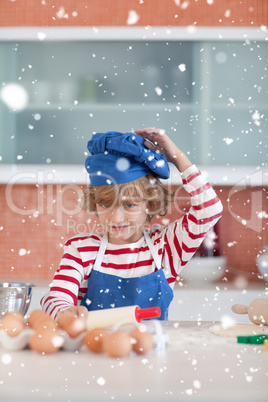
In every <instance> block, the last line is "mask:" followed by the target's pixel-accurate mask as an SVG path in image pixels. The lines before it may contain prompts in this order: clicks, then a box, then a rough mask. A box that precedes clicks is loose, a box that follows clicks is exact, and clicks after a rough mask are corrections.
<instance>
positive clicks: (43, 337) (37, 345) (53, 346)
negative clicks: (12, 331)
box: [29, 328, 64, 354]
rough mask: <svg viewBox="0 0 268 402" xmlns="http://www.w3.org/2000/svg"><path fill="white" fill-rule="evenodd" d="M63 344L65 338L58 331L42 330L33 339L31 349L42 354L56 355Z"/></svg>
mask: <svg viewBox="0 0 268 402" xmlns="http://www.w3.org/2000/svg"><path fill="white" fill-rule="evenodd" d="M63 342H64V338H63V337H62V336H61V335H60V333H59V332H58V331H57V330H56V331H55V330H53V329H45V328H41V329H39V330H37V331H36V332H35V333H34V335H33V336H32V337H31V339H30V342H29V347H30V349H32V350H35V351H36V352H39V353H42V354H48V353H55V352H57V351H58V350H59V349H60V348H61V347H62V345H63Z"/></svg>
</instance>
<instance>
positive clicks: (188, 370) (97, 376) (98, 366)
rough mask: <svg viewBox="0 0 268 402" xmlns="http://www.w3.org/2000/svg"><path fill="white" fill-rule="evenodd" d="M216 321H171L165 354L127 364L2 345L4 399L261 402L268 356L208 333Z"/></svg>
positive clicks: (266, 391)
mask: <svg viewBox="0 0 268 402" xmlns="http://www.w3.org/2000/svg"><path fill="white" fill-rule="evenodd" d="M212 324H213V323H212V322H202V323H199V325H198V324H197V323H196V322H179V323H178V322H166V323H163V326H164V329H165V331H166V332H167V333H168V334H169V337H170V343H169V344H168V346H167V348H166V349H165V350H162V351H157V350H151V351H150V352H149V353H148V354H147V355H144V356H139V355H134V354H133V355H130V356H128V357H126V358H123V359H114V358H110V357H108V356H106V355H104V354H102V355H95V354H93V353H91V352H89V351H87V350H86V349H84V348H83V347H82V348H81V349H80V350H79V351H78V352H67V351H63V350H61V351H59V352H57V353H55V354H52V355H45V356H42V355H39V354H38V353H36V352H33V351H30V350H27V349H25V350H22V351H17V352H8V351H7V350H4V349H3V348H2V347H1V348H0V359H1V370H0V395H1V400H3V401H5V402H10V401H20V402H24V401H27V402H29V401H38V402H42V401H49V400H51V401H57V402H63V401H66V402H67V401H69V402H74V401H75V402H80V401H89V400H92V401H94V402H99V401H113V400H114V401H120V402H123V401H124V402H125V401H134V402H136V401H137V402H143V401H154V402H157V401H164V400H165V401H166V400H167V401H170V400H176V401H180V402H184V401H190V400H191V401H197V400H198V401H199V402H200V401H201V402H210V401H211V402H215V401H217V402H219V401H222V402H227V401H228V402H232V401H241V402H242V401H243V402H247V401H248V402H249V401H254V402H264V401H267V395H268V351H266V350H265V347H264V345H246V344H238V343H237V341H236V338H233V337H219V336H217V335H214V334H212V333H210V332H209V330H208V328H209V327H210V326H211V325H212Z"/></svg>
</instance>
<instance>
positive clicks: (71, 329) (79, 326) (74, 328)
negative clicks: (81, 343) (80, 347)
mask: <svg viewBox="0 0 268 402" xmlns="http://www.w3.org/2000/svg"><path fill="white" fill-rule="evenodd" d="M57 324H58V326H59V327H60V328H61V329H63V330H64V331H66V332H67V334H68V335H69V336H70V337H71V338H76V337H77V336H79V335H80V334H81V333H82V332H84V331H85V330H86V322H85V320H84V319H83V318H80V317H76V316H74V315H73V314H72V313H69V312H64V313H63V314H60V315H59V317H58V319H57Z"/></svg>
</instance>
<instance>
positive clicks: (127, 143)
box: [85, 131, 169, 186]
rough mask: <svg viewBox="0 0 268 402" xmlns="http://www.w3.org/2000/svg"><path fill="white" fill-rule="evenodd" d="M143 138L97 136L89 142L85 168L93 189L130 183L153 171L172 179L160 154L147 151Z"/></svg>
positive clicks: (111, 134) (114, 132)
mask: <svg viewBox="0 0 268 402" xmlns="http://www.w3.org/2000/svg"><path fill="white" fill-rule="evenodd" d="M143 143H144V138H142V137H140V136H139V135H137V134H132V133H126V134H122V133H118V132H116V131H108V132H107V133H97V134H94V135H93V136H92V138H91V140H89V141H88V144H87V148H88V150H89V152H90V154H91V155H90V156H88V157H87V158H86V161H85V167H86V170H87V172H88V173H89V178H90V183H91V184H92V185H94V186H102V185H107V184H120V183H127V182H130V181H133V180H136V179H139V178H140V177H142V176H145V175H147V174H148V173H150V172H154V173H155V174H156V175H157V176H158V177H159V178H161V179H168V178H169V166H168V162H167V160H166V158H165V157H164V155H162V154H161V153H160V152H157V151H154V150H150V149H147V148H146V147H145V146H144V145H143Z"/></svg>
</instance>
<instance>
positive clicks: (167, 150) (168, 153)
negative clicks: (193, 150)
mask: <svg viewBox="0 0 268 402" xmlns="http://www.w3.org/2000/svg"><path fill="white" fill-rule="evenodd" d="M135 133H136V134H137V135H139V136H140V137H143V138H144V139H145V140H148V141H145V142H144V145H145V146H146V148H148V149H153V150H155V151H156V150H157V151H159V152H161V154H163V155H164V156H165V157H166V159H167V161H168V162H172V163H173V164H174V165H175V166H176V167H177V168H178V169H179V170H180V172H183V171H184V170H186V169H187V168H188V167H190V166H191V165H192V163H191V162H190V161H189V159H188V158H187V157H186V155H185V154H184V153H183V152H182V151H181V150H180V149H179V148H178V147H177V145H176V144H175V143H174V142H173V141H172V140H171V139H170V138H169V137H168V136H167V135H166V133H165V131H164V130H162V129H160V128H156V127H147V128H141V129H139V130H135ZM149 141H150V142H149Z"/></svg>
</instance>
